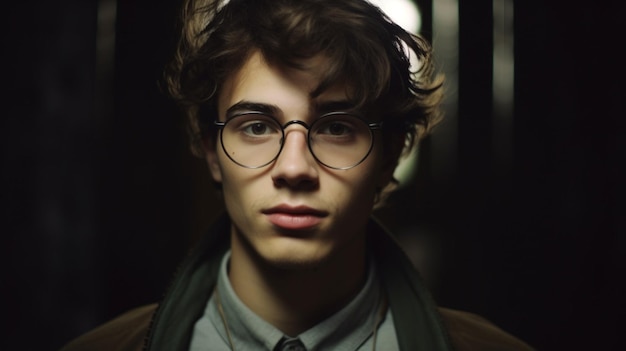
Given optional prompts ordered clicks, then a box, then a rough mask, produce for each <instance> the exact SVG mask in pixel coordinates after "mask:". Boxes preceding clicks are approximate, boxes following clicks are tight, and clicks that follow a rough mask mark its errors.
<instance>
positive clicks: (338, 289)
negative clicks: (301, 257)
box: [229, 234, 367, 336]
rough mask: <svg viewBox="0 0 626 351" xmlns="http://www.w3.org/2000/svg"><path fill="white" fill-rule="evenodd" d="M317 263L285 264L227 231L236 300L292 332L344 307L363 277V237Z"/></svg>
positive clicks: (360, 284)
mask: <svg viewBox="0 0 626 351" xmlns="http://www.w3.org/2000/svg"><path fill="white" fill-rule="evenodd" d="M357 237H358V239H356V241H357V242H350V243H346V245H344V248H343V249H339V250H338V252H334V253H332V254H330V255H329V257H328V258H327V259H324V260H322V261H321V262H318V263H315V264H311V265H303V266H299V267H297V268H294V267H289V268H285V267H282V266H280V265H276V264H273V263H272V262H268V261H267V260H266V259H264V258H262V257H261V256H260V255H258V254H257V253H256V251H254V250H253V249H252V248H251V247H250V246H249V244H247V243H246V242H244V241H243V239H242V238H241V236H240V235H237V234H233V235H232V246H231V247H232V253H231V260H230V265H229V278H230V281H231V285H232V287H233V289H234V290H235V293H236V294H237V296H238V297H239V299H241V301H242V302H243V303H244V304H245V305H246V306H248V308H250V309H251V310H252V311H254V312H255V313H256V314H257V315H259V316H260V317H261V318H263V319H264V320H265V321H267V322H269V323H270V324H272V325H274V326H275V327H276V328H278V329H279V330H280V331H282V332H283V333H285V334H286V335H289V336H296V335H299V334H300V333H302V332H304V331H306V330H308V329H309V328H311V327H313V326H314V325H316V324H317V323H319V322H321V321H322V320H324V319H326V318H327V317H329V316H330V315H332V314H333V313H335V312H337V311H338V310H339V309H341V308H342V307H343V306H345V305H346V304H347V303H348V302H349V301H351V299H352V298H353V297H354V296H355V295H356V294H357V293H358V292H359V291H360V289H361V288H362V286H363V284H364V283H365V278H366V270H367V264H366V258H365V256H366V255H365V246H366V245H365V235H359V236H357Z"/></svg>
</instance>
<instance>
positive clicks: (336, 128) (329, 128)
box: [316, 121, 354, 136]
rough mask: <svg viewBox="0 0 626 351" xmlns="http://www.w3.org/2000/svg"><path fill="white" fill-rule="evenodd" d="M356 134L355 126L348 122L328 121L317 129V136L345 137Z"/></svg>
mask: <svg viewBox="0 0 626 351" xmlns="http://www.w3.org/2000/svg"><path fill="white" fill-rule="evenodd" d="M353 132H354V128H353V126H352V125H351V124H350V123H348V122H346V121H328V122H326V123H323V124H322V125H320V126H319V128H317V131H316V134H323V135H328V136H345V135H349V134H352V133H353Z"/></svg>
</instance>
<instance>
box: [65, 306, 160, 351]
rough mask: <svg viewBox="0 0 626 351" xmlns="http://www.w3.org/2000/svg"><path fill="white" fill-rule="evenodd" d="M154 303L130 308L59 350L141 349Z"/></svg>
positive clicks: (154, 307) (108, 350)
mask: <svg viewBox="0 0 626 351" xmlns="http://www.w3.org/2000/svg"><path fill="white" fill-rule="evenodd" d="M156 306H157V305H156V304H152V305H146V306H142V307H138V308H135V309H132V310H130V311H128V312H125V313H124V314H122V315H120V316H118V317H116V318H115V319H112V320H110V321H109V322H106V323H105V324H102V325H101V326H99V327H97V328H95V329H93V330H91V331H89V332H87V333H85V334H83V335H81V336H79V337H78V338H76V339H74V340H72V341H70V342H69V343H68V344H66V345H65V346H64V347H63V348H61V351H81V350H94V351H96V350H107V351H110V350H128V351H130V350H141V349H142V347H143V343H144V338H145V336H146V334H147V332H148V327H149V325H150V321H151V319H152V314H153V313H154V310H155V309H156Z"/></svg>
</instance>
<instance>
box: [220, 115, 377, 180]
mask: <svg viewBox="0 0 626 351" xmlns="http://www.w3.org/2000/svg"><path fill="white" fill-rule="evenodd" d="M243 115H262V116H265V117H269V118H270V119H272V120H273V121H274V122H276V125H278V126H280V132H281V134H282V137H281V142H280V148H279V149H278V152H277V153H276V156H274V157H273V158H272V159H271V160H269V161H268V162H266V163H264V164H262V165H260V166H255V167H251V166H246V165H244V164H242V163H240V162H238V161H236V160H235V159H234V158H233V157H232V156H230V154H229V153H228V151H227V150H226V146H224V138H223V137H222V133H223V131H224V127H226V124H227V123H228V122H230V121H231V120H232V119H234V118H236V117H239V116H243ZM339 115H346V116H351V117H355V118H357V119H359V120H361V121H362V122H363V123H364V124H365V125H366V126H367V128H368V130H369V132H370V136H371V142H370V146H369V149H368V150H367V153H366V154H365V156H363V158H361V160H360V161H359V162H357V163H355V164H354V165H351V166H347V167H333V166H329V165H327V164H326V163H324V162H322V161H321V160H320V159H319V158H318V157H317V155H315V153H314V152H313V148H312V147H311V138H310V134H309V132H310V130H311V128H312V127H313V126H315V124H316V123H317V122H318V121H321V120H324V119H325V118H326V117H331V116H339ZM383 123H384V121H380V122H369V121H367V120H366V119H365V118H363V117H361V116H360V115H358V114H355V113H351V112H344V111H333V112H328V113H325V114H323V115H321V116H319V117H318V118H316V119H315V120H314V121H313V122H312V123H311V125H309V124H307V123H306V122H304V121H302V120H298V119H293V120H291V121H288V122H286V123H285V124H280V122H279V121H278V119H276V117H274V116H272V115H270V114H267V113H265V112H261V111H247V112H242V113H237V114H234V115H232V116H230V117H229V118H228V119H227V120H226V121H224V122H220V121H216V120H214V121H213V126H214V127H216V128H217V129H219V131H220V144H221V145H222V150H224V153H225V154H226V156H228V158H229V159H230V160H231V161H232V162H233V163H235V164H236V165H238V166H240V167H243V168H247V169H259V168H263V167H266V166H268V165H269V164H271V163H272V162H274V161H276V159H278V157H279V156H280V153H281V152H282V151H283V147H284V146H285V128H287V127H289V126H290V125H292V124H299V125H301V126H303V127H304V128H305V129H306V144H307V147H308V149H309V152H310V153H311V155H313V158H315V161H317V163H319V164H321V165H322V166H324V167H326V168H330V169H334V170H348V169H352V168H354V167H356V166H358V165H360V164H361V163H363V162H364V161H365V160H366V159H367V158H368V157H369V155H370V154H371V153H372V149H373V148H374V142H375V139H376V138H375V137H374V133H373V131H375V130H381V129H382V126H383Z"/></svg>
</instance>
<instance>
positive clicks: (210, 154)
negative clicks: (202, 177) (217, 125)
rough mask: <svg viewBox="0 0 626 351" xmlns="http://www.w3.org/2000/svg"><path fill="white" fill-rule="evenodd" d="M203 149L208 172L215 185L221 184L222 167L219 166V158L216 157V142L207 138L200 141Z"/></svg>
mask: <svg viewBox="0 0 626 351" xmlns="http://www.w3.org/2000/svg"><path fill="white" fill-rule="evenodd" d="M202 145H203V148H204V158H205V159H206V161H207V164H208V166H209V172H210V173H211V176H212V177H213V180H214V181H215V182H216V183H221V182H222V166H221V165H220V160H219V157H218V156H217V145H216V140H215V139H213V138H211V137H207V138H205V139H204V140H203V141H202Z"/></svg>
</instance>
